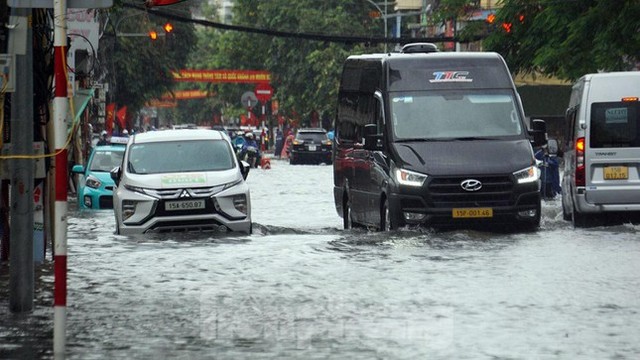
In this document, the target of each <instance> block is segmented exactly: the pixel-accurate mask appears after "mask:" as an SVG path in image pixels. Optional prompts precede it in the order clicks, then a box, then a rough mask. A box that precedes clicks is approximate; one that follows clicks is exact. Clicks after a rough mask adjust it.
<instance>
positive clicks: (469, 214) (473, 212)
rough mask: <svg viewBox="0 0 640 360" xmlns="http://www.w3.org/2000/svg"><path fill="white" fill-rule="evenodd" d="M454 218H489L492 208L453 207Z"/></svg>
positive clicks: (491, 215)
mask: <svg viewBox="0 0 640 360" xmlns="http://www.w3.org/2000/svg"><path fill="white" fill-rule="evenodd" d="M451 215H452V216H453V217H454V218H490V217H493V209H492V208H458V209H453V210H452V214H451Z"/></svg>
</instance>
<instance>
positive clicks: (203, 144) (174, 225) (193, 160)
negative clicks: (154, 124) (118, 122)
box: [111, 129, 251, 235]
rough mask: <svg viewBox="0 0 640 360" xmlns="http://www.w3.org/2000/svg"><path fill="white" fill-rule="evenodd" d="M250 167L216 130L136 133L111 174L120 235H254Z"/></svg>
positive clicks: (228, 141) (117, 226) (117, 228)
mask: <svg viewBox="0 0 640 360" xmlns="http://www.w3.org/2000/svg"><path fill="white" fill-rule="evenodd" d="M248 173H249V165H248V164H247V163H244V162H240V161H238V160H237V158H236V156H235V153H234V150H233V147H232V145H231V141H230V139H229V136H227V135H226V134H225V133H224V132H221V131H217V130H202V129H194V130H191V129H189V130H166V131H155V132H146V133H141V134H136V135H134V136H133V137H132V139H131V141H130V142H129V144H128V146H127V149H126V151H125V155H124V159H123V163H122V166H121V167H118V168H116V169H114V170H113V171H112V172H111V176H112V178H113V179H114V180H115V182H116V185H117V188H116V191H115V192H114V197H113V200H114V213H115V217H116V234H123V235H128V234H142V233H150V232H173V231H216V232H220V231H222V232H227V231H233V232H243V233H251V199H250V194H249V187H248V185H247V184H246V183H245V179H246V177H247V175H248Z"/></svg>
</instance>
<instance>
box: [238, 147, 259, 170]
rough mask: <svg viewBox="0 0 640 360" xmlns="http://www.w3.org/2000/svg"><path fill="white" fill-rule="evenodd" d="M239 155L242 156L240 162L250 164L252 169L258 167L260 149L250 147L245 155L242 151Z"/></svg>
mask: <svg viewBox="0 0 640 360" xmlns="http://www.w3.org/2000/svg"><path fill="white" fill-rule="evenodd" d="M238 155H239V156H240V160H244V161H246V162H247V163H249V165H250V167H252V168H257V167H258V165H259V164H258V149H256V148H255V147H254V146H248V147H247V149H246V150H245V151H244V153H243V152H242V150H241V151H240V152H239V154H238Z"/></svg>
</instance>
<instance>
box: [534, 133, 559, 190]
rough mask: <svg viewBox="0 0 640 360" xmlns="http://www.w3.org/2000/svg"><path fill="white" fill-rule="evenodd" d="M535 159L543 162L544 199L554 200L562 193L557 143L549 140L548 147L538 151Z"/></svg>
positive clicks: (542, 188)
mask: <svg viewBox="0 0 640 360" xmlns="http://www.w3.org/2000/svg"><path fill="white" fill-rule="evenodd" d="M535 157H536V159H538V160H540V161H541V162H542V164H541V166H540V170H541V174H540V180H541V184H540V185H541V189H540V191H541V193H542V197H543V198H544V199H547V200H551V199H554V198H555V197H556V195H558V194H560V193H562V188H561V187H560V161H559V159H558V147H557V143H556V142H555V141H552V140H549V144H548V145H544V146H542V147H541V148H540V149H538V151H536V153H535Z"/></svg>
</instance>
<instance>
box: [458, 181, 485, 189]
mask: <svg viewBox="0 0 640 360" xmlns="http://www.w3.org/2000/svg"><path fill="white" fill-rule="evenodd" d="M460 187H461V188H462V189H463V190H465V191H478V190H480V189H482V183H481V182H480V181H479V180H476V179H467V180H464V181H463V182H461V183H460Z"/></svg>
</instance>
